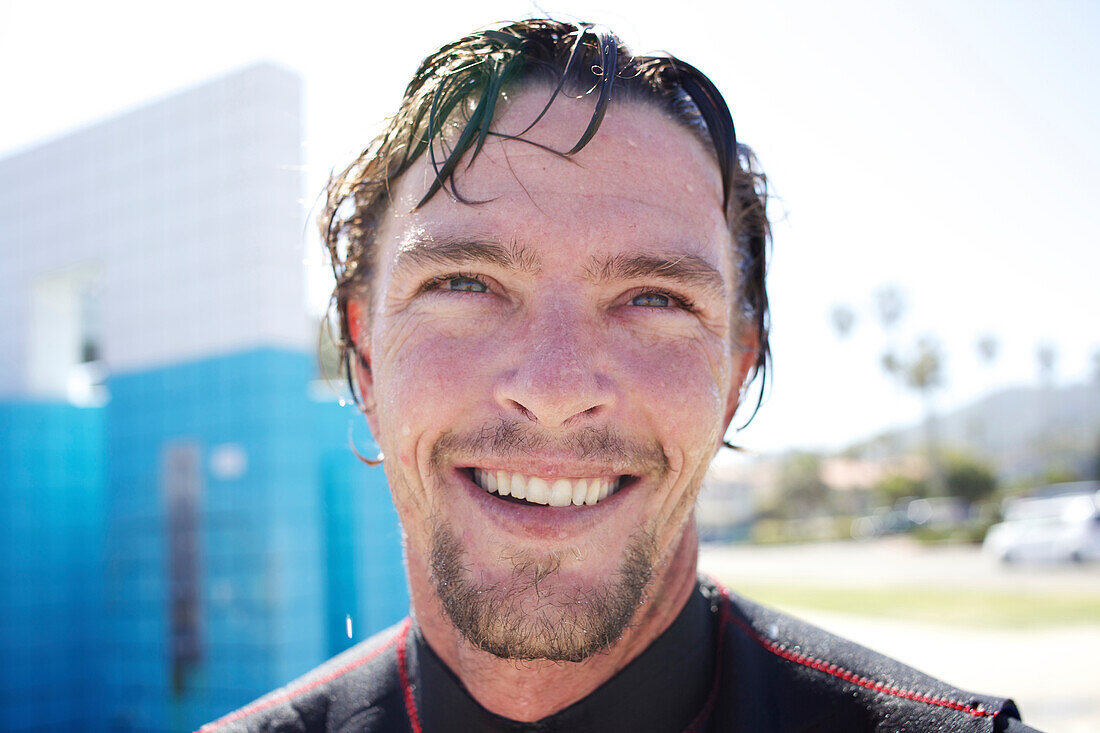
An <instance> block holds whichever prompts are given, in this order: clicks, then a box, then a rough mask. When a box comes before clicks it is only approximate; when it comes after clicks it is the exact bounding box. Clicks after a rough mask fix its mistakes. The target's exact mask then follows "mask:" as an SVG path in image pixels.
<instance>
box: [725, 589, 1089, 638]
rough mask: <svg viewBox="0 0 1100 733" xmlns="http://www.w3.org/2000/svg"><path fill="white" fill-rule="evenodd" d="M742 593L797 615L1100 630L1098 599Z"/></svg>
mask: <svg viewBox="0 0 1100 733" xmlns="http://www.w3.org/2000/svg"><path fill="white" fill-rule="evenodd" d="M731 587H733V588H734V589H735V590H736V591H737V592H738V593H740V594H742V595H744V596H748V597H749V598H751V599H753V600H755V601H758V602H760V603H763V604H765V605H768V606H773V607H775V608H777V609H780V610H784V611H789V612H792V613H794V614H795V615H797V614H798V611H799V610H800V609H805V610H816V611H828V612H834V613H845V614H851V615H863V616H876V617H880V618H881V617H886V618H896V619H898V620H904V621H917V622H921V623H934V624H943V625H948V626H960V625H963V626H971V627H994V628H1010V629H1024V628H1042V627H1051V626H1065V625H1079V624H1083V625H1088V624H1091V625H1100V594H1095V593H1067V592H1062V593H1042V594H1031V593H1016V592H1011V591H1003V592H1002V591H989V590H966V589H965V588H958V589H955V588H908V587H907V588H830V587H814V586H799V587H791V586H788V585H778V584H776V585H771V584H760V583H754V584H748V585H746V584H745V583H735V584H731Z"/></svg>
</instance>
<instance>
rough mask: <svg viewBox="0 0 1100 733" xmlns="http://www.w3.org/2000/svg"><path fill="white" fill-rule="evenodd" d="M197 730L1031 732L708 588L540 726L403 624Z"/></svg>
mask: <svg viewBox="0 0 1100 733" xmlns="http://www.w3.org/2000/svg"><path fill="white" fill-rule="evenodd" d="M202 730H203V733H213V732H214V731H217V733H237V732H239V731H272V732H273V733H274V732H275V731H278V732H279V733H292V732H293V733H299V732H306V731H308V732H310V733H314V732H317V733H320V732H322V731H324V732H325V733H336V732H339V733H352V732H353V731H372V732H380V733H407V732H409V731H412V732H413V733H420V732H421V731H423V732H425V733H443V732H451V731H506V732H509V733H520V732H521V731H530V732H535V731H538V732H540V733H543V732H545V733H549V732H550V731H562V732H565V731H569V732H570V733H577V732H582V731H601V732H604V733H606V732H607V731H630V732H632V733H633V732H637V731H641V732H643V733H644V732H646V731H653V732H654V733H656V732H658V731H660V732H668V733H676V732H678V731H699V732H700V733H703V732H707V731H714V732H718V731H723V732H725V731H728V732H731V733H732V732H735V731H736V732H742V731H743V732H745V733H773V732H774V733H779V732H783V733H786V732H788V731H789V732H791V733H793V732H794V731H800V732H802V731H807V732H808V731H814V732H816V733H834V732H835V733H859V732H861V731H867V732H870V731H875V732H877V733H887V732H889V733H918V732H920V733H927V732H928V731H960V732H961V731H1003V732H1004V733H1025V732H1026V731H1034V729H1032V728H1029V727H1027V726H1025V725H1023V724H1022V723H1020V722H1019V714H1018V713H1017V711H1016V706H1015V705H1014V704H1013V703H1012V701H1011V700H1006V699H1004V698H993V697H986V696H982V695H974V694H971V693H969V692H963V691H962V690H958V689H956V688H953V687H951V686H949V685H946V684H944V683H943V682H940V681H939V680H936V679H933V678H931V677H928V676H927V675H924V674H922V673H920V672H917V671H916V670H914V669H911V668H909V667H906V666H905V665H902V664H900V663H898V662H896V661H894V660H892V659H889V658H887V657H884V656H882V655H879V654H876V653H874V652H872V651H869V650H867V649H864V648H863V647H860V646H857V645H855V644H853V643H851V642H849V641H845V640H844V639H840V638H838V637H835V636H832V635H831V634H828V633H826V632H824V631H821V630H820V629H817V628H814V627H812V626H809V625H808V624H805V623H803V622H801V621H798V620H796V619H793V618H791V617H789V616H784V615H782V614H779V613H776V612H775V611H772V610H770V609H767V608H764V607H761V606H758V605H756V604H755V603H752V602H751V601H748V600H745V599H743V598H740V597H738V596H736V595H734V594H731V593H728V592H726V591H725V590H723V589H720V588H718V587H716V586H715V585H714V584H712V583H710V582H708V581H706V580H703V581H700V583H699V585H698V586H697V588H696V591H695V592H694V593H693V594H692V596H691V598H690V599H689V601H688V603H687V605H686V606H685V607H684V610H683V611H682V612H681V613H680V615H679V616H678V617H677V618H676V620H675V621H674V622H673V623H672V625H671V626H670V627H669V628H668V629H667V630H666V631H665V632H664V633H663V634H662V635H661V636H660V637H659V638H658V639H657V640H656V641H654V643H653V644H652V645H650V647H649V648H648V649H646V651H645V652H643V653H642V654H641V655H640V656H639V657H638V658H637V659H635V660H634V661H633V662H631V663H630V664H629V665H627V666H626V667H625V668H624V669H623V670H621V671H620V672H619V673H618V674H616V675H615V676H614V677H613V678H611V679H610V680H608V681H607V682H606V683H605V684H603V685H602V686H601V687H600V688H599V689H597V690H595V691H594V692H593V693H592V694H591V695H589V696H588V697H586V698H584V699H583V700H581V701H579V702H577V703H575V704H574V705H571V706H570V707H568V708H566V709H564V710H562V711H560V712H557V713H555V714H554V715H551V716H549V717H547V718H544V719H542V720H540V721H537V722H534V723H519V722H516V721H512V720H509V719H507V718H503V717H501V716H499V715H495V714H493V713H491V712H489V711H487V710H485V709H484V708H483V707H481V706H480V705H479V704H478V703H477V702H476V701H475V700H474V699H473V698H472V697H470V695H469V694H468V693H467V692H466V690H465V689H464V688H463V686H462V684H461V682H459V680H458V678H457V677H455V676H454V675H453V674H452V673H451V671H450V670H449V669H448V668H447V667H446V666H445V665H444V664H443V662H442V661H441V660H440V659H439V657H437V656H436V654H435V653H434V652H433V651H432V650H431V648H430V647H429V646H428V645H427V643H426V642H425V641H424V638H423V637H422V636H421V634H420V633H419V631H418V629H417V627H416V625H415V624H413V623H412V622H411V621H409V620H408V619H406V620H405V621H404V622H403V623H401V624H399V625H398V626H395V627H393V628H391V629H389V630H387V631H384V632H382V633H380V634H377V635H375V636H374V637H372V638H371V639H368V640H367V641H365V642H363V643H361V644H359V645H357V646H355V647H353V648H352V649H349V650H348V651H346V652H344V653H343V654H341V655H339V656H337V657H334V658H333V659H331V660H329V661H328V662H326V663H325V664H324V665H322V666H320V667H318V668H317V669H315V670H313V671H312V672H310V673H309V674H307V675H306V676H304V677H302V678H301V679H299V680H297V681H295V682H293V683H291V684H290V685H287V686H286V687H284V688H282V689H280V690H276V691H275V692H273V693H271V694H270V695H267V696H266V697H263V698H260V699H259V700H257V701H256V702H254V703H252V704H251V705H248V706H246V707H244V708H242V709H240V710H238V711H237V712H235V713H231V714H230V715H227V716H226V717H224V718H222V719H221V720H219V721H216V722H214V723H211V724H209V725H207V726H204V727H203V729H202Z"/></svg>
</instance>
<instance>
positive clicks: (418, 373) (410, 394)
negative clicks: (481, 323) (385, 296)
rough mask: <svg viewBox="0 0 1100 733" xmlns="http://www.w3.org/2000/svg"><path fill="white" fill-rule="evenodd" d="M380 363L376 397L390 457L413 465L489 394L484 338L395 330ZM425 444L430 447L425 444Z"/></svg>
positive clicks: (414, 327)
mask: <svg viewBox="0 0 1100 733" xmlns="http://www.w3.org/2000/svg"><path fill="white" fill-rule="evenodd" d="M389 332H390V333H396V334H399V335H398V336H396V337H391V338H389V339H387V340H386V341H385V342H384V347H383V351H382V352H381V354H380V356H381V359H379V360H378V361H377V362H376V363H378V364H379V369H378V370H377V373H376V374H375V393H376V397H377V405H378V416H379V424H380V427H381V432H382V434H383V436H384V439H385V441H386V443H388V445H383V448H384V449H388V450H387V455H389V454H390V453H391V452H392V453H395V454H396V457H397V458H398V459H399V460H400V461H401V463H402V464H404V465H406V466H410V467H411V466H413V465H415V462H416V460H417V455H416V451H417V450H418V449H430V447H431V444H432V443H434V441H435V439H436V438H438V437H439V434H440V433H441V432H442V431H444V430H446V429H448V428H450V427H453V426H454V425H455V424H457V422H458V417H459V416H460V415H462V414H469V413H470V408H473V407H474V406H476V405H478V404H480V402H481V401H482V400H483V399H484V395H487V394H490V392H489V390H488V388H487V387H486V386H485V378H484V374H483V370H482V369H481V368H480V364H481V363H482V361H483V355H484V353H485V351H484V350H485V344H483V343H482V340H481V339H454V338H450V337H447V336H444V335H441V334H439V333H438V332H437V331H436V330H435V329H433V328H432V327H430V326H427V325H424V324H417V323H412V324H409V325H408V327H406V328H400V329H393V328H391V330H390V331H389ZM425 441H426V442H425Z"/></svg>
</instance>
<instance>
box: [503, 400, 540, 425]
mask: <svg viewBox="0 0 1100 733" xmlns="http://www.w3.org/2000/svg"><path fill="white" fill-rule="evenodd" d="M508 401H509V402H510V403H512V406H513V407H515V408H516V410H518V411H519V412H520V414H522V415H523V416H524V417H525V418H527V419H528V420H530V421H531V422H538V418H537V417H535V413H533V412H531V411H530V410H528V409H527V408H526V407H524V406H523V405H521V404H520V403H518V402H516V401H515V400H508Z"/></svg>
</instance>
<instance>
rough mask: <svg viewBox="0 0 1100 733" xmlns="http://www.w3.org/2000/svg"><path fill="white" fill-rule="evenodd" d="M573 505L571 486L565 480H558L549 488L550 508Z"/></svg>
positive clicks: (569, 482)
mask: <svg viewBox="0 0 1100 733" xmlns="http://www.w3.org/2000/svg"><path fill="white" fill-rule="evenodd" d="M572 503H573V485H572V482H571V481H570V480H569V479H567V478H560V479H558V480H557V481H555V482H554V485H553V486H551V487H550V506H569V505H570V504H572Z"/></svg>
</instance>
